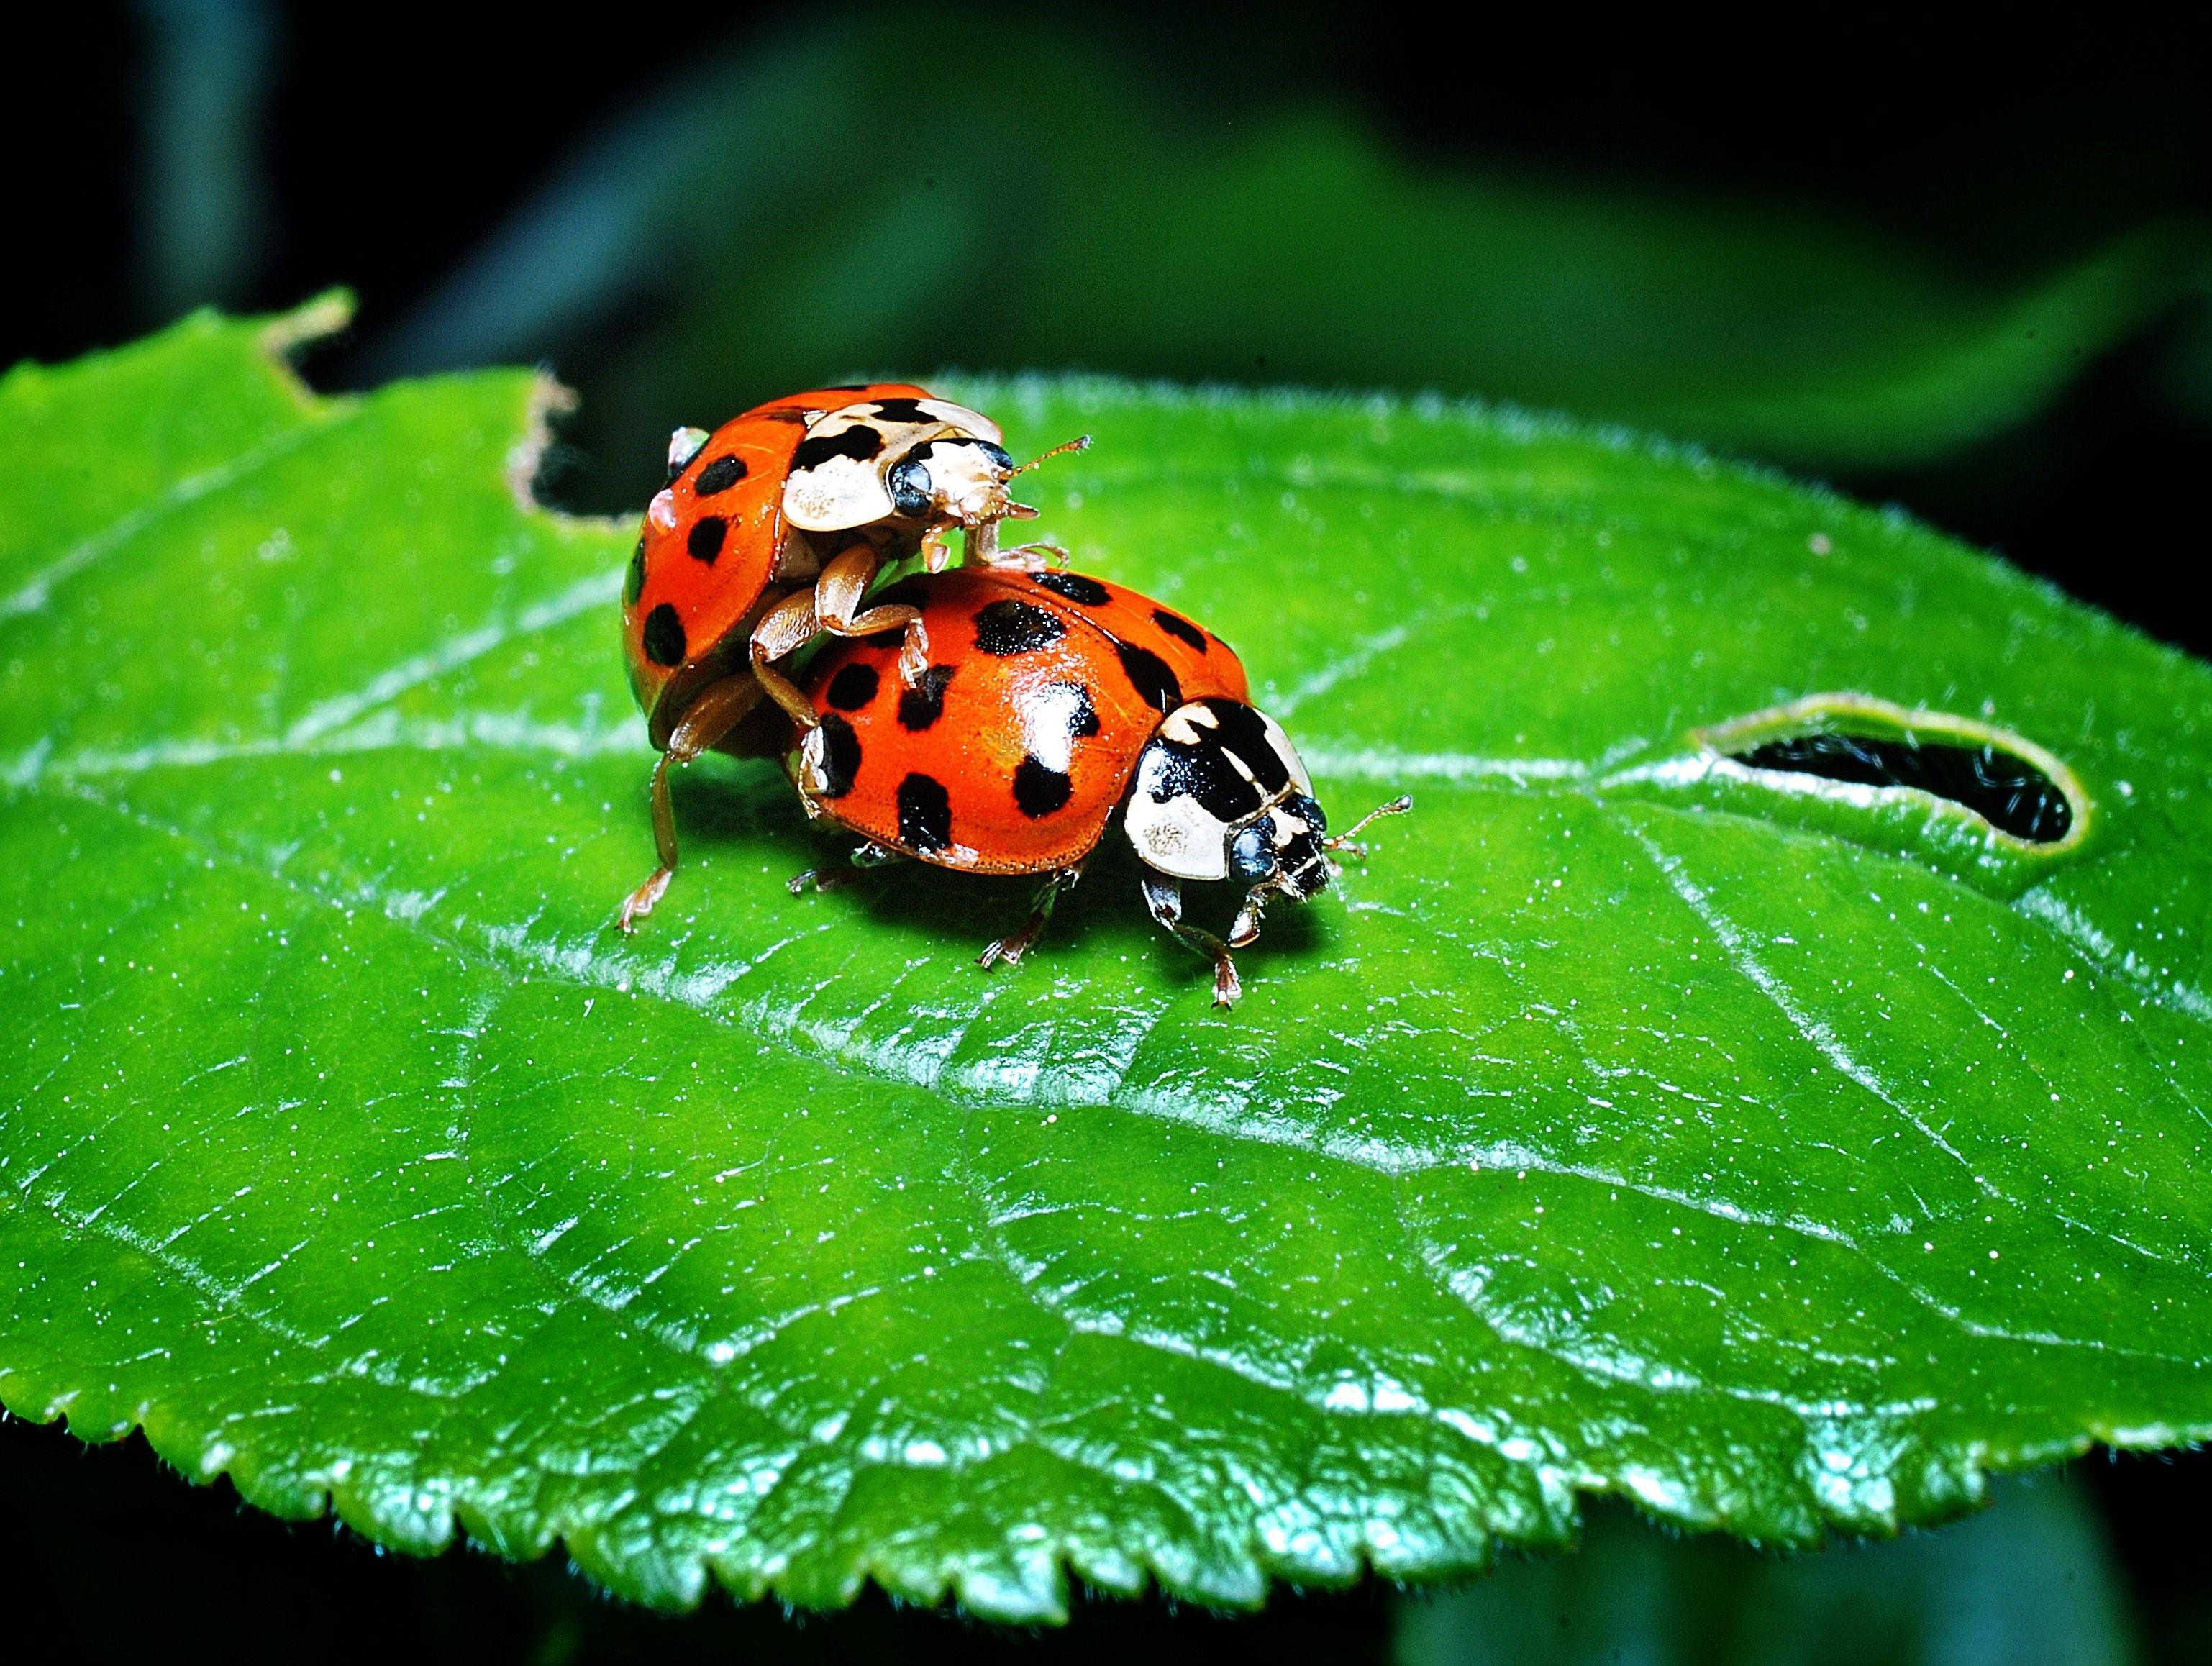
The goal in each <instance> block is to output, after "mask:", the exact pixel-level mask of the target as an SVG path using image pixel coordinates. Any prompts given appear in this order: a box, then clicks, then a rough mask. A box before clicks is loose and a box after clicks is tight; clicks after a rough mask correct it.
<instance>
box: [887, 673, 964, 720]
mask: <svg viewBox="0 0 2212 1666" xmlns="http://www.w3.org/2000/svg"><path fill="white" fill-rule="evenodd" d="M957 669H958V667H957V666H931V667H930V668H929V669H928V670H927V671H925V672H922V674H921V683H920V684H918V685H916V686H915V687H914V688H910V689H908V690H906V691H905V692H904V693H902V694H901V695H900V696H899V703H898V721H899V727H901V728H902V729H908V730H911V731H912V732H913V733H915V734H920V733H921V732H922V731H923V730H924V729H926V728H927V727H929V726H930V725H931V724H933V723H934V722H936V721H937V720H938V719H939V718H940V717H942V716H944V715H945V689H946V688H947V687H948V686H950V684H951V681H952V673H953V672H954V671H956V670H957Z"/></svg>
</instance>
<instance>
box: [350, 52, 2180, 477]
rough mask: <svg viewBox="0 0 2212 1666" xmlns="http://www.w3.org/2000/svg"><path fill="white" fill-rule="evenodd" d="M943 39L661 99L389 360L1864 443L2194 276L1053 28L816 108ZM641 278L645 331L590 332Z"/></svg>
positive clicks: (1823, 458) (628, 411)
mask: <svg viewBox="0 0 2212 1666" xmlns="http://www.w3.org/2000/svg"><path fill="white" fill-rule="evenodd" d="M944 50H945V40H944V35H943V26H942V23H941V20H938V19H935V18H932V17H927V16H925V15H921V14H912V13H884V14H880V15H878V16H876V17H874V18H872V19H871V20H869V21H866V22H864V23H860V24H857V25H856V24H854V22H853V21H852V20H850V19H841V20H838V21H836V22H835V23H832V24H828V25H824V26H823V27H821V28H819V29H818V30H816V31H812V32H809V33H799V34H795V35H793V36H792V37H790V38H788V39H787V40H786V41H784V42H783V43H782V44H781V46H778V47H776V48H775V49H774V50H772V51H769V52H766V53H764V54H763V53H757V52H754V53H748V54H747V55H746V56H745V57H744V58H740V59H738V60H736V61H733V62H732V63H731V64H727V65H726V66H723V67H722V68H721V69H720V70H718V71H715V72H712V73H707V74H702V76H698V77H697V78H696V79H694V80H693V81H691V82H687V83H686V84H684V85H683V86H681V87H679V88H675V89H671V90H670V91H668V92H665V93H664V94H658V95H656V96H655V97H654V98H653V99H652V100H649V102H648V103H647V106H645V107H644V109H643V110H641V112H640V113H639V115H638V116H637V117H636V118H635V119H634V120H633V121H632V123H631V124H630V125H628V126H626V127H624V128H623V129H621V130H618V131H616V132H615V133H613V134H611V135H610V136H609V137H607V138H606V139H605V141H604V142H603V143H600V144H599V146H598V147H597V148H596V149H593V150H592V151H591V152H589V153H587V154H586V155H585V156H584V157H583V158H582V159H580V161H578V162H577V163H576V164H575V165H574V166H573V167H571V168H570V169H569V170H568V172H567V173H564V174H563V175H562V176H561V177H560V178H559V179H556V181H555V182H553V183H552V184H551V185H549V186H548V188H547V190H546V191H545V192H544V194H543V195H542V196H541V198H539V199H538V201H537V202H536V203H535V204H533V205H532V206H531V207H530V208H529V209H527V210H525V212H524V213H523V214H522V215H521V216H520V218H519V220H518V221H517V222H516V223H514V224H513V225H512V226H510V227H508V228H506V229H505V230H504V231H503V232H502V233H501V234H500V235H498V236H496V237H495V238H494V239H492V240H490V241H489V244H488V245H487V246H486V247H485V248H484V250H483V252H481V253H480V254H479V255H478V256H477V258H476V259H475V260H474V261H472V262H471V264H470V265H469V266H467V267H466V268H465V269H464V270H463V271H462V272H460V273H459V275H457V277H455V278H454V279H453V280H452V282H451V283H449V284H448V285H447V288H446V289H445V290H444V292H443V293H442V294H441V295H439V296H438V297H436V298H435V300H434V301H432V302H431V303H429V304H428V306H427V307H426V308H425V309H424V310H423V312H422V313H421V314H419V315H418V316H417V317H416V318H415V319H412V320H410V322H409V323H408V324H407V325H405V326H404V327H403V329H402V330H401V331H400V332H399V333H398V336H397V337H395V338H393V339H392V340H391V341H390V342H388V343H387V344H386V345H385V348H384V350H383V361H384V362H385V363H386V364H387V365H390V366H396V367H398V368H407V369H416V368H423V367H426V366H438V367H443V366H445V365H448V364H454V363H482V362H485V360H486V359H487V358H488V357H497V356H514V357H518V358H525V359H526V358H530V357H533V356H542V355H544V354H545V353H547V352H549V351H551V352H554V353H555V354H556V357H557V358H558V361H559V362H561V363H562V366H563V367H564V368H565V369H567V370H568V372H569V374H572V375H574V376H575V377H577V378H578V379H580V380H581V381H582V382H583V383H584V385H586V386H589V387H590V388H592V390H593V397H594V399H595V401H603V402H605V405H606V409H605V419H604V421H602V422H599V423H597V426H596V427H595V429H594V432H595V433H597V434H599V435H603V436H604V438H603V439H602V440H601V442H600V445H599V449H600V450H601V451H602V452H604V453H605V455H607V456H610V457H630V456H634V457H636V458H638V459H647V458H650V457H653V456H657V455H658V443H657V442H658V441H659V437H660V435H662V434H664V433H665V430H666V429H667V428H668V427H669V426H670V424H671V421H672V418H671V415H670V413H671V412H675V411H680V412H684V413H687V420H696V421H702V422H712V421H714V420H719V415H718V414H719V413H721V412H726V411H728V410H738V409H741V408H743V407H744V406H745V405H747V404H751V403H753V402H754V401H755V400H756V399H757V398H759V397H761V390H762V389H763V388H775V387H781V386H799V385H802V384H805V383H807V382H809V381H810V380H818V379H819V378H820V377H821V376H822V374H823V366H824V365H825V364H830V363H836V364H842V365H848V366H851V365H887V364H893V363H905V364H913V363H916V362H920V363H939V364H945V363H951V364H966V365H971V366H978V365H979V366H987V367H994V368H1006V369H1019V368H1026V367H1029V366H1061V365H1080V366H1084V367H1086V368H1091V369H1096V370H1107V371H1118V372H1121V373H1124V374H1132V375H1139V376H1157V375H1167V376H1171V377H1176V378H1180V379H1182V380H1206V379H1209V378H1219V379H1224V380H1230V381H1233V382H1254V381H1259V382H1273V383H1285V382H1287V383H1293V384H1305V385H1322V386H1355V387H1364V386H1395V387H1399V388H1403V389H1407V390H1414V389H1421V388H1437V389H1441V390H1443V391H1444V392H1449V393H1472V394H1479V395H1481V396H1484V397H1486V398H1492V399H1510V400H1516V401H1519V402H1521V403H1523V404H1529V405H1532V406H1538V407H1549V408H1556V409H1561V410H1571V411H1573V412H1575V413H1577V415H1580V416H1583V417H1594V418H1600V419H1607V420H1613V421H1620V422H1625V423H1634V424H1637V425H1639V426H1643V427H1648V428H1652V429H1658V430H1661V431H1662V432H1668V433H1672V434H1676V435H1682V436H1685V437H1690V438H1696V439H1699V440H1703V441H1709V442H1711V443H1714V444H1717V445H1723V446H1726V447H1732V448H1735V449H1738V450H1741V451H1743V452H1746V453H1752V454H1754V455H1759V456H1762V457H1765V458H1769V459H1774V460H1777V461H1783V462H1790V463H1796V464H1802V465H1810V466H1817V467H1820V468H1824V469H1850V468H1869V467H1875V466H1891V465H1900V464H1907V463H1914V462H1921V461H1926V460H1929V459H1934V458H1937V457H1940V456H1942V455H1945V454H1947V453H1951V452H1954V451H1956V450H1957V449H1959V448H1960V447H1962V446H1965V445H1966V444H1969V443H1971V442H1972V441H1976V440H1978V439H1981V438H1983V437H1984V436H1986V435H1991V434H1994V433H1997V432H2000V431H2002V430H2003V429H2007V428H2008V427H2011V426H2013V425H2015V424H2016V423H2020V422H2021V421H2023V420H2025V419H2027V417H2032V416H2033V415H2034V414H2035V413H2036V412H2037V411H2038V410H2041V409H2042V408H2043V407H2044V406H2045V404H2048V402H2049V401H2050V400H2051V399H2052V398H2054V397H2055V396H2056V395H2057V393H2058V392H2060V391H2061V390H2062V389H2063V388H2064V387H2065V386H2067V385H2068V384H2069V382H2071V381H2072V380H2073V379H2074V378H2075V376H2076V375H2077V374H2080V373H2081V370H2082V369H2083V368H2085V367H2086V366H2087V365H2088V364H2090V363H2092V362H2094V360H2095V359H2096V357H2097V356H2098V355H2100V353H2102V352H2104V351H2105V350H2106V349H2108V348H2110V347H2112V346H2113V345H2114V344H2117V343H2118V342H2120V341H2122V340H2124V339H2126V338H2128V337H2130V336H2131V335H2133V334H2135V333H2136V332H2137V331H2140V330H2142V328H2143V327H2145V326H2146V325H2148V324H2149V323H2151V322H2152V321H2154V319H2158V318H2160V317H2161V316H2163V315H2164V314H2166V313H2169V312H2171V311H2172V309H2173V308H2174V307H2176V306H2177V304H2178V303H2179V301H2181V300H2182V298H2183V297H2184V296H2185V295H2189V294H2191V292H2193V291H2198V290H2201V289H2203V286H2204V284H2205V283H2206V280H2207V278H2208V276H2212V264H2208V255H2207V249H2206V245H2205V239H2204V235H2203V230H2202V228H2200V227H2197V226H2195V225H2192V224H2185V223H2176V224H2161V225H2155V226H2150V227H2146V228H2142V230H2140V231H2139V232H2137V233H2136V234H2132V235H2130V236H2126V237H2123V238H2120V239H2118V240H2115V241H2114V242H2112V244H2110V245H2109V246H2106V247H2104V248H2101V249H2097V250H2093V251H2088V252H2084V253H2082V254H2081V256H2079V257H2078V258H2075V259H2073V260H2069V261H2066V262H2063V263H2060V264H2057V266H2055V267H2054V268H2052V269H2051V270H2049V271H2042V272H2029V273H2025V274H2021V275H2020V276H2018V277H2014V278H2013V279H2011V280H2009V281H2004V282H1996V281H1990V280H1988V279H1986V278H1982V279H1978V278H1976V277H1972V276H1970V275H1968V274H1966V273H1962V272H1960V271H1953V270H1949V269H1947V268H1946V267H1945V266H1944V265H1943V264H1942V263H1940V262H1937V261H1936V260H1933V259H1931V258H1928V257H1927V256H1926V255H1924V254H1923V253H1921V252H1917V251H1915V250H1913V249H1911V248H1909V247H1905V246H1900V245H1899V243H1897V242H1896V241H1895V240H1892V239H1889V238H1887V237H1885V236H1883V235H1881V234H1878V233H1876V232H1875V231H1874V230H1873V229H1871V228H1866V227H1862V226H1857V225H1852V224H1848V223H1842V222H1836V221H1832V220H1824V219H1821V218H1820V217H1818V216H1812V215H1808V214H1805V213H1802V212H1798V211H1793V210H1780V209H1776V208H1772V207H1757V206H1752V205H1745V204H1725V203H1713V202H1707V201H1701V200H1697V199H1692V198H1682V197H1679V196H1670V195H1662V194H1659V193H1656V192H1637V191H1634V190H1632V189H1629V188H1627V187H1626V186H1618V185H1615V186H1604V185H1595V184H1591V183H1588V182H1583V183H1579V184H1577V183H1571V182H1568V181H1565V180H1562V179H1556V178H1549V177H1534V176H1530V175H1528V174H1526V173H1515V172H1511V171H1509V170H1506V169H1503V168H1499V167H1462V168H1456V169H1445V168H1441V167H1423V166H1419V165H1417V164H1416V163H1415V161H1413V159H1412V158H1409V157H1408V156H1407V155H1402V154H1400V153H1399V152H1398V151H1397V150H1395V149H1394V148H1393V147H1392V146H1391V145H1389V143H1385V142H1384V140H1383V138H1381V137H1379V136H1377V135H1376V134H1375V133H1374V132H1372V131H1370V130H1369V129H1368V127H1367V126H1366V125H1364V124H1363V123H1361V122H1360V121H1358V120H1357V119H1354V118H1352V116H1350V115H1348V114H1347V113H1346V112H1343V111H1340V110H1337V109H1333V108H1319V107H1291V108H1285V107H1282V106H1280V105H1279V103H1278V102H1273V101H1261V100H1255V99H1247V98H1240V97H1239V95H1238V94H1237V92H1236V91H1235V90H1234V89H1233V88H1225V87H1221V86H1218V85H1209V86H1207V87H1206V88H1203V89H1202V90H1199V89H1194V88H1190V87H1188V86H1186V85H1183V84H1181V83H1179V82H1175V81H1174V80H1172V79H1170V78H1166V77H1164V76H1162V75H1161V74H1159V73H1158V72H1157V71H1154V72H1148V71H1147V70H1145V69H1144V68H1143V67H1141V66H1140V65H1138V64H1133V63H1131V62H1129V61H1127V60H1126V59H1124V58H1121V57H1119V56H1117V55H1115V54H1114V53H1112V52H1105V51H1102V50H1099V49H1097V47H1096V46H1093V45H1092V44H1091V43H1090V42H1089V41H1088V40H1086V38H1085V35H1084V33H1082V32H1081V31H1080V30H1079V29H1070V28H1066V27H1050V26H1046V25H1042V24H1037V23H1031V24H1029V25H1026V26H1023V25H1016V26H1012V27H1009V26H1006V24H1005V23H1004V22H1003V21H994V22H992V23H991V24H990V25H988V26H987V27H979V28H978V29H977V31H976V32H975V36H974V38H972V39H965V40H962V42H961V46H960V52H961V54H962V63H963V76H964V77H965V78H966V80H967V81H968V82H969V84H970V85H971V86H973V87H975V88H979V89H991V90H986V91H984V92H983V93H982V95H981V96H979V97H976V98H972V99H969V98H963V99H959V100H945V101H941V102H940V103H939V104H937V105H934V106H932V107H931V109H930V111H929V115H928V119H927V128H928V132H929V139H928V143H927V145H926V146H924V147H923V148H922V150H921V153H920V154H919V155H915V156H904V155H902V156H900V157H899V158H897V159H896V161H891V160H889V159H887V156H886V153H885V150H884V142H883V133H882V127H881V125H880V124H878V123H875V122H870V121H850V122H840V121H824V120H823V119H821V118H820V112H823V111H825V110H832V109H839V110H895V109H904V108H907V107H908V106H910V105H911V102H912V93H911V66H912V65H913V64H915V63H917V62H925V61H934V60H935V58H937V57H938V56H939V55H940V54H941V53H942V52H943V51H944ZM794 132H805V134H806V136H807V137H806V140H805V143H791V142H790V141H789V139H788V137H787V136H789V135H790V134H792V133H794ZM698 157H712V158H714V159H715V161H714V166H713V167H695V166H688V165H684V161H685V159H690V158H698ZM767 250H774V251H775V258H763V251H767ZM647 295H651V296H654V297H659V296H663V295H665V296H669V297H671V304H669V305H668V306H666V307H659V308H657V309H647V310H651V311H653V315H654V316H656V317H659V318H662V319H665V322H664V323H662V324H660V325H659V326H658V327H655V328H652V329H649V330H647V331H645V332H644V333H643V335H642V336H641V337H638V338H635V339H634V340H631V341H630V342H629V345H628V346H627V347H625V348H621V349H614V350H611V349H610V346H609V343H610V342H612V341H622V340H624V339H626V338H625V337H624V336H623V331H622V328H621V325H620V321H621V320H622V319H623V318H624V317H625V316H626V315H628V314H631V313H635V312H637V311H638V310H640V309H639V308H638V307H637V304H636V303H637V302H638V301H639V300H640V299H641V297H643V296H647ZM1409 320H1411V321H1413V327H1408V322H1409Z"/></svg>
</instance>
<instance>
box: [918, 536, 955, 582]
mask: <svg viewBox="0 0 2212 1666" xmlns="http://www.w3.org/2000/svg"><path fill="white" fill-rule="evenodd" d="M946 530H947V529H946V528H945V526H942V525H939V526H933V527H931V528H930V529H929V530H928V531H927V532H924V533H923V534H922V535H921V550H920V551H919V553H920V555H921V570H922V571H923V572H925V573H942V572H943V571H944V570H945V569H946V568H948V567H950V566H951V565H952V540H951V538H948V537H946V536H945V532H946Z"/></svg>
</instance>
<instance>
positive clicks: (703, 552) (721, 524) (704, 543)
mask: <svg viewBox="0 0 2212 1666" xmlns="http://www.w3.org/2000/svg"><path fill="white" fill-rule="evenodd" d="M729 532H730V523H729V522H728V521H726V520H723V519H722V517H721V516H720V515H701V516H700V517H699V519H698V520H695V521H693V522H692V523H691V530H690V532H687V533H685V534H684V548H685V549H686V550H690V552H691V556H692V559H694V560H695V561H703V562H706V563H707V564H708V566H709V567H711V566H713V565H714V557H715V556H719V555H720V554H721V553H722V540H723V539H724V538H726V537H728V536H729Z"/></svg>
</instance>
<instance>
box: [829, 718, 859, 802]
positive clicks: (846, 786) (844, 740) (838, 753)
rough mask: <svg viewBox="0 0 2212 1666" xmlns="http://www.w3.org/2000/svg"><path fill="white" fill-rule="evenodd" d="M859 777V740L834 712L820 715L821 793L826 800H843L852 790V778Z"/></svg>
mask: <svg viewBox="0 0 2212 1666" xmlns="http://www.w3.org/2000/svg"><path fill="white" fill-rule="evenodd" d="M822 774H823V787H822V790H821V793H820V795H819V796H821V797H823V798H825V799H842V798H843V797H844V796H845V794H846V793H849V792H851V791H852V790H853V777H854V776H855V775H859V774H860V736H858V735H856V734H854V733H853V726H852V725H851V724H849V723H848V722H847V721H845V720H844V719H843V718H842V717H840V716H838V715H837V714H836V713H835V712H824V713H823V714H822Z"/></svg>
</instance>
